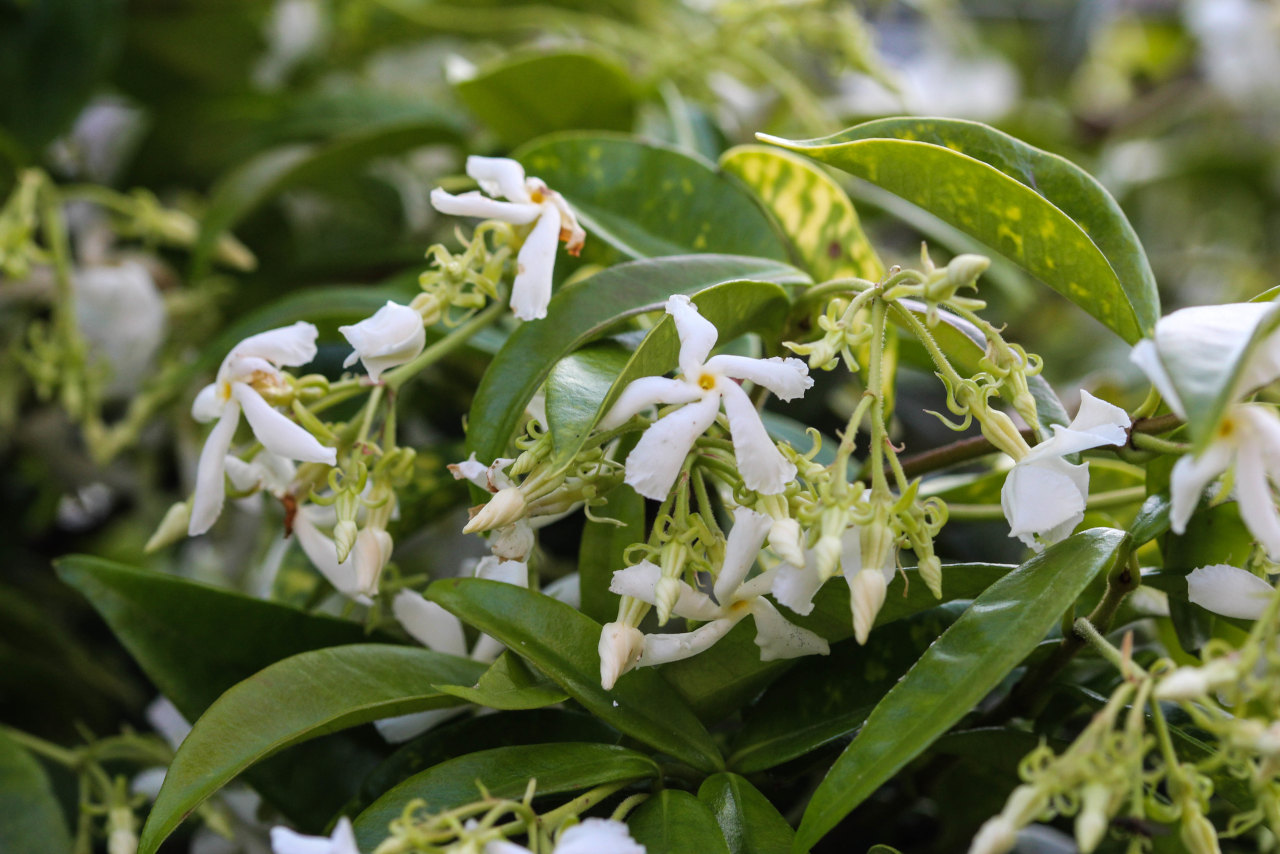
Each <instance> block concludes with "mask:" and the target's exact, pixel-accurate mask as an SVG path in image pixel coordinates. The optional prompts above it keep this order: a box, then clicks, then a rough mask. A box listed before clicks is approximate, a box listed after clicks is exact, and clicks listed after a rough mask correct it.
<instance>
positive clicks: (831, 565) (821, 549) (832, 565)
mask: <svg viewBox="0 0 1280 854" xmlns="http://www.w3.org/2000/svg"><path fill="white" fill-rule="evenodd" d="M843 552H844V541H843V540H841V539H840V538H839V537H834V536H822V537H819V538H818V543H817V545H815V546H814V547H813V562H814V567H815V568H816V569H817V570H818V577H819V578H821V579H823V580H826V579H828V578H830V577H831V576H833V575H835V574H836V573H837V572H839V571H840V556H841V554H842V553H843ZM799 565H800V566H803V565H804V564H803V563H801V564H799Z"/></svg>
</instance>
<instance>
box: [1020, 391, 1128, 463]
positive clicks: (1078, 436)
mask: <svg viewBox="0 0 1280 854" xmlns="http://www.w3.org/2000/svg"><path fill="white" fill-rule="evenodd" d="M1129 425H1130V421H1129V414H1128V413H1127V412H1125V411H1124V410H1123V409H1121V408H1120V407H1118V406H1113V405H1111V404H1110V403H1107V402H1106V401H1105V400H1099V399H1098V398H1096V397H1094V396H1093V395H1091V394H1089V392H1087V391H1081V392H1080V410H1079V411H1078V412H1077V413H1076V417H1075V418H1073V419H1072V420H1071V424H1070V425H1068V426H1066V427H1063V426H1062V425H1061V424H1055V425H1053V438H1051V439H1049V440H1048V441H1045V442H1041V443H1040V444H1038V445H1036V446H1035V447H1034V448H1032V449H1031V452H1030V453H1028V454H1027V455H1026V456H1025V457H1023V458H1022V460H1020V462H1021V463H1024V464H1025V463H1031V462H1034V461H1037V460H1041V459H1045V458H1048V457H1065V456H1066V455H1067V454H1076V453H1079V452H1080V451H1084V450H1088V449H1089V448H1098V447H1101V446H1103V445H1123V444H1124V443H1125V442H1126V441H1128V438H1129V436H1128V433H1127V432H1126V431H1127V430H1128V428H1129Z"/></svg>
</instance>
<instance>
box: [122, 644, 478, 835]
mask: <svg viewBox="0 0 1280 854" xmlns="http://www.w3.org/2000/svg"><path fill="white" fill-rule="evenodd" d="M483 671H484V666H483V665H481V664H479V663H477V662H474V661H471V660H470V659H466V658H458V657H456V656H451V655H444V654H442V653H438V652H432V651H431V650H426V649H417V648H414V647H407V646H396V645H392V644H353V645H351V646H339V647H333V648H330V649H319V650H313V651H311V652H304V653H301V654H299V655H295V656H293V657H292V658H286V659H285V660H284V661H280V662H277V663H275V664H273V665H271V666H270V667H268V668H266V669H265V670H263V671H261V672H260V673H257V674H255V675H254V676H251V677H249V678H248V679H246V680H245V681H243V682H241V683H240V684H238V685H236V686H235V687H233V688H231V689H229V690H228V691H227V692H226V693H225V694H223V695H222V696H221V697H219V698H218V700H217V702H215V703H214V704H213V705H212V706H210V707H209V709H208V711H206V712H205V713H204V715H202V716H201V717H200V719H199V720H197V721H196V722H195V725H194V726H193V727H192V729H191V733H190V734H189V735H188V736H187V738H186V740H185V741H183V742H182V745H181V746H180V747H179V748H178V752H177V754H176V755H175V756H174V759H173V764H172V765H170V766H169V772H168V774H167V775H166V776H165V780H164V786H163V787H161V789H160V794H159V795H158V796H157V797H156V802H155V806H154V807H153V808H152V810H151V814H150V816H149V817H148V818H147V824H146V826H145V827H144V828H143V830H142V838H141V841H140V842H139V848H138V850H139V851H140V852H141V854H153V852H154V851H156V849H157V848H159V846H160V843H161V842H163V841H164V839H165V837H167V836H168V835H169V834H170V833H172V832H173V830H174V828H176V827H177V826H178V824H179V823H180V822H181V821H182V819H183V818H184V817H186V816H187V815H188V814H190V812H191V811H192V810H193V809H195V808H196V807H197V806H199V805H200V804H201V803H202V802H203V801H204V800H205V798H207V797H209V796H210V795H212V794H213V793H214V792H216V791H217V790H218V789H220V788H221V787H222V786H224V785H226V784H227V783H228V782H230V781H231V780H232V779H233V778H234V777H235V776H236V775H237V774H239V773H240V772H241V771H243V770H245V769H246V768H249V767H250V766H252V765H253V764H254V763H256V762H257V761H259V760H261V759H264V758H266V757H267V756H270V755H271V754H272V753H275V752H277V751H279V750H283V749H284V748H286V747H289V746H290V745H293V744H298V743H299V742H302V741H306V740H307V739H310V738H315V737H317V736H320V735H324V734H325V733H329V732H335V731H337V730H340V729H343V728H345V727H350V726H355V725H356V724H362V723H368V722H369V721H374V720H378V719H380V718H389V717H394V716H396V715H404V714H409V713H411V712H420V711H424V710H426V709H436V708H441V707H443V706H449V705H454V704H456V703H457V702H458V700H457V699H456V698H454V697H450V696H449V695H447V694H442V693H440V692H439V691H436V690H435V689H433V688H432V687H431V686H432V685H433V684H438V683H442V682H444V683H450V684H457V683H464V684H465V683H467V682H472V681H474V680H476V679H477V678H479V676H480V674H481V673H482V672H483Z"/></svg>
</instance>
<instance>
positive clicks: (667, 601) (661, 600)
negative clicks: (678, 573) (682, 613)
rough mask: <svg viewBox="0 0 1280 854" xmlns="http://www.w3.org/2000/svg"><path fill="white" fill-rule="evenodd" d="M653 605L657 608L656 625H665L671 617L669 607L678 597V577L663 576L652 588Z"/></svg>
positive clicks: (673, 604) (672, 605)
mask: <svg viewBox="0 0 1280 854" xmlns="http://www.w3.org/2000/svg"><path fill="white" fill-rule="evenodd" d="M653 599H654V602H653V604H654V606H655V607H657V609H658V625H660V626H665V625H666V624H667V620H670V619H671V609H672V608H674V607H675V606H676V602H677V601H678V600H679V599H680V581H679V579H675V578H671V577H669V576H665V575H664V576H663V577H662V578H659V579H658V584H657V586H656V587H655V588H654V590H653Z"/></svg>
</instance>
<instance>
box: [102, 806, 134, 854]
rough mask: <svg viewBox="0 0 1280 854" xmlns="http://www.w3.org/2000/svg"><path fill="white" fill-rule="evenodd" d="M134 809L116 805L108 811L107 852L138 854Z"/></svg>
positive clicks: (108, 853)
mask: <svg viewBox="0 0 1280 854" xmlns="http://www.w3.org/2000/svg"><path fill="white" fill-rule="evenodd" d="M137 851H138V835H137V834H136V833H135V832H134V817H133V810H131V809H129V808H128V807H127V806H115V807H112V808H111V810H110V811H109V812H108V813H107V854H137Z"/></svg>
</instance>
